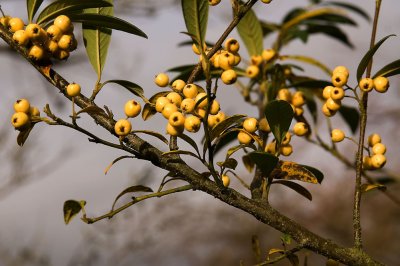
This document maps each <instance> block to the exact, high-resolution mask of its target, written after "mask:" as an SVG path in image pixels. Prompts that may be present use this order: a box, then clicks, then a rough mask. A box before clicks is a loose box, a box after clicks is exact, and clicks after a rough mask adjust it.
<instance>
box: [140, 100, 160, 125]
mask: <svg viewBox="0 0 400 266" xmlns="http://www.w3.org/2000/svg"><path fill="white" fill-rule="evenodd" d="M155 114H157V111H156V108H154V107H153V106H152V105H151V104H149V103H146V104H145V105H144V106H143V109H142V118H143V120H144V121H146V120H148V119H150V118H151V117H152V116H153V115H155Z"/></svg>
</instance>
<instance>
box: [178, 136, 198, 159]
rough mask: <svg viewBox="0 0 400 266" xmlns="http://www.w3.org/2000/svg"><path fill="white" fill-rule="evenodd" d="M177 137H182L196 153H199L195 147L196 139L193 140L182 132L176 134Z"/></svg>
mask: <svg viewBox="0 0 400 266" xmlns="http://www.w3.org/2000/svg"><path fill="white" fill-rule="evenodd" d="M178 138H180V139H183V140H184V141H186V142H187V143H188V144H189V145H190V146H192V147H193V149H195V151H196V152H197V154H200V152H199V148H198V147H197V144H196V141H194V140H193V139H192V138H191V137H189V136H188V135H185V134H183V133H182V134H180V135H178Z"/></svg>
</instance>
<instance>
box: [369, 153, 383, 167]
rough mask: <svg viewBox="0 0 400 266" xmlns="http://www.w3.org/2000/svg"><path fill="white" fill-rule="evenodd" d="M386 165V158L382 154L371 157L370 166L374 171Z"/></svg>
mask: <svg viewBox="0 0 400 266" xmlns="http://www.w3.org/2000/svg"><path fill="white" fill-rule="evenodd" d="M385 164H386V157H385V155H383V154H375V155H372V156H371V165H372V167H373V168H374V169H380V168H382V167H383V166H384V165H385Z"/></svg>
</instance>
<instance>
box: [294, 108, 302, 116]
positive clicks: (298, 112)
mask: <svg viewBox="0 0 400 266" xmlns="http://www.w3.org/2000/svg"><path fill="white" fill-rule="evenodd" d="M303 113H304V109H303V107H296V108H295V109H294V115H295V116H301V115H302V114H303Z"/></svg>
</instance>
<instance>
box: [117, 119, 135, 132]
mask: <svg viewBox="0 0 400 266" xmlns="http://www.w3.org/2000/svg"><path fill="white" fill-rule="evenodd" d="M131 130H132V124H131V122H129V121H128V120H126V119H120V120H118V121H117V123H115V126H114V131H115V134H117V135H118V136H126V135H128V134H129V133H130V132H131Z"/></svg>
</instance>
